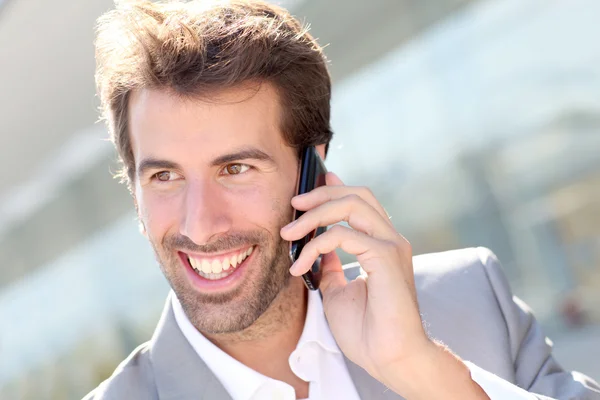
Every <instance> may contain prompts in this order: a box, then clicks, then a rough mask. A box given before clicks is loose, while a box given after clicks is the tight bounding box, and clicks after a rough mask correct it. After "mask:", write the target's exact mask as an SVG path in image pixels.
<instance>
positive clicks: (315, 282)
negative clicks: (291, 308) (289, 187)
mask: <svg viewBox="0 0 600 400" xmlns="http://www.w3.org/2000/svg"><path fill="white" fill-rule="evenodd" d="M326 173H327V169H326V168H325V164H324V163H323V160H322V159H321V156H320V155H319V153H317V150H316V149H315V148H314V147H313V146H310V147H307V148H305V149H303V150H302V152H301V154H300V170H299V173H298V186H297V191H296V194H304V193H308V192H310V191H311V190H313V189H314V188H316V187H319V186H323V185H325V174H326ZM302 214H304V211H299V210H296V211H295V214H294V220H297V219H298V218H300V216H302ZM326 230H327V227H319V228H317V229H315V230H313V231H312V232H310V233H309V234H308V235H306V236H304V237H303V238H302V239H300V240H295V241H293V242H291V243H290V259H291V260H292V263H294V262H295V261H296V260H297V259H298V257H299V256H300V252H301V251H302V249H303V248H304V246H306V244H307V243H308V242H309V241H311V240H312V239H314V238H315V237H316V236H318V235H320V234H321V233H323V232H325V231H326ZM321 275H322V272H321V256H320V255H319V258H317V260H316V261H315V262H314V263H313V265H312V268H311V269H310V270H309V271H308V272H307V273H305V274H303V275H302V279H303V280H304V284H305V285H306V287H307V288H309V289H310V290H317V289H318V288H319V284H320V283H321Z"/></svg>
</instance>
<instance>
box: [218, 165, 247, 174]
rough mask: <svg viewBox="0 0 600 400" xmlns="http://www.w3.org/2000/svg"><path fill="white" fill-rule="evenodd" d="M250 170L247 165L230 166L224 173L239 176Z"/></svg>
mask: <svg viewBox="0 0 600 400" xmlns="http://www.w3.org/2000/svg"><path fill="white" fill-rule="evenodd" d="M249 169H250V166H249V165H246V164H239V163H237V164H229V165H227V166H225V168H223V173H224V174H225V175H239V174H243V173H244V172H246V171H248V170H249Z"/></svg>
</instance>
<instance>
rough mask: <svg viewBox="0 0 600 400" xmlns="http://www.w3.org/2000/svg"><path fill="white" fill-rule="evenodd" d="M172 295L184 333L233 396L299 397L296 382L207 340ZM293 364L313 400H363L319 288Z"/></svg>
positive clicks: (249, 399) (242, 399) (251, 399)
mask: <svg viewBox="0 0 600 400" xmlns="http://www.w3.org/2000/svg"><path fill="white" fill-rule="evenodd" d="M172 298H173V312H174V313H175V320H176V321H177V324H178V325H179V328H180V329H181V331H182V332H183V335H184V336H185V337H186V339H187V340H188V341H189V342H190V344H191V345H192V347H193V348H194V350H196V353H198V355H199V356H200V357H201V358H202V360H203V361H204V362H205V363H206V365H207V366H208V367H209V368H210V369H211V371H212V372H213V373H214V374H215V375H216V376H217V378H218V379H219V381H221V383H222V384H223V386H224V387H225V389H226V390H227V392H229V395H230V396H231V397H232V399H233V400H271V399H272V400H295V399H296V392H295V390H294V388H293V387H292V386H291V385H289V384H287V383H285V382H282V381H278V380H275V379H272V378H269V377H267V376H264V375H262V374H260V373H258V372H256V371H254V370H253V369H251V368H248V367H247V366H245V365H244V364H242V363H240V362H239V361H237V360H236V359H234V358H233V357H231V356H230V355H228V354H227V353H225V352H224V351H222V350H221V349H219V348H218V347H217V346H215V345H214V344H213V343H212V342H210V341H209V340H208V339H206V338H205V337H204V336H203V335H202V334H201V333H200V332H198V330H197V329H196V328H194V326H193V325H192V323H191V322H190V320H189V319H188V318H187V316H186V315H185V313H184V312H183V308H182V307H181V303H179V300H178V299H177V296H175V295H173V296H172ZM289 363H290V368H291V370H292V372H293V373H294V374H296V376H298V377H299V378H300V379H302V380H303V381H305V382H309V389H308V391H309V392H308V400H328V399H344V400H360V397H359V396H358V393H357V392H356V388H355V387H354V383H353V382H352V378H351V377H350V374H349V373H348V368H347V367H346V363H345V361H344V356H343V354H342V352H341V351H340V349H339V347H338V345H337V343H336V341H335V339H334V338H333V335H332V334H331V331H330V330H329V325H328V324H327V320H326V319H325V313H324V312H323V303H322V302H321V297H320V296H319V293H318V292H316V291H312V290H309V295H308V304H307V310H306V320H305V322H304V329H303V330H302V334H301V335H300V340H299V341H298V345H297V346H296V349H295V350H294V351H293V352H292V354H291V355H290V357H289Z"/></svg>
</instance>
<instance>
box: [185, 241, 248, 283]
mask: <svg viewBox="0 0 600 400" xmlns="http://www.w3.org/2000/svg"><path fill="white" fill-rule="evenodd" d="M257 250H258V246H254V250H252V254H250V255H249V256H248V257H246V259H245V260H244V261H242V263H241V264H239V265H238V266H237V267H236V268H235V271H234V272H233V273H232V274H230V275H227V276H226V277H224V278H221V279H217V280H210V279H206V278H203V277H201V276H200V275H198V273H196V271H194V269H193V268H192V266H191V265H190V263H189V262H188V260H187V257H188V254H186V253H183V252H178V255H179V259H180V260H181V263H182V264H183V267H184V270H185V275H186V276H187V278H188V280H189V281H190V283H191V284H192V286H193V287H194V288H195V289H196V290H197V291H199V292H203V293H210V292H213V293H214V292H226V291H230V290H232V289H234V288H235V287H236V286H239V285H240V284H241V282H243V280H244V275H245V273H246V267H247V266H248V265H249V263H250V262H252V260H253V259H254V255H255V254H256V252H257ZM227 254H236V253H235V251H233V252H230V253H224V254H220V255H219V257H223V256H225V255H227ZM215 258H218V257H217V256H215Z"/></svg>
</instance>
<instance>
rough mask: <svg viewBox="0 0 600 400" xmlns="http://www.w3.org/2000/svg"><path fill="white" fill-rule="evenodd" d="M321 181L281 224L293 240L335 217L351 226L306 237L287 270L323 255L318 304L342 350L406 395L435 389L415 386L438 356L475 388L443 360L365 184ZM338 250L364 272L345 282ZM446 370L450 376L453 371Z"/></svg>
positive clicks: (409, 274)
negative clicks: (350, 256) (320, 302)
mask: <svg viewBox="0 0 600 400" xmlns="http://www.w3.org/2000/svg"><path fill="white" fill-rule="evenodd" d="M326 182H327V185H326V186H322V187H319V188H316V189H314V190H313V191H311V192H309V193H307V194H304V195H301V196H296V197H294V198H293V199H292V206H293V207H294V208H296V209H298V210H302V211H306V212H305V213H304V214H303V215H302V216H301V217H300V218H299V219H298V220H297V221H294V222H292V223H291V224H289V225H287V226H285V227H284V228H283V229H282V230H281V236H282V237H283V238H284V239H286V240H289V241H292V240H297V239H300V238H302V237H304V236H305V235H306V234H308V233H309V232H311V231H312V230H314V229H316V228H317V227H320V226H329V225H334V224H337V223H339V222H346V223H347V224H348V225H349V227H346V226H342V225H335V226H333V227H332V228H330V229H329V230H328V231H326V232H325V233H323V234H321V235H319V236H318V237H316V238H315V239H313V240H311V241H310V242H309V243H308V244H307V245H306V246H305V247H304V249H303V250H302V253H301V254H300V256H299V258H298V260H297V261H296V262H295V263H294V265H293V266H292V268H291V269H290V272H291V273H292V274H293V275H296V276H300V275H302V274H303V273H305V272H307V271H308V270H309V269H310V268H311V267H312V264H313V262H314V261H315V260H316V259H317V257H318V256H319V255H321V254H322V255H323V259H322V262H321V268H322V270H323V277H322V280H321V286H320V289H321V292H322V294H323V307H324V310H325V314H326V316H327V320H328V322H329V326H330V329H331V331H332V333H333V335H334V337H335V339H336V341H337V343H338V345H339V346H340V349H341V350H342V351H343V352H344V354H345V355H346V357H348V358H349V359H350V360H352V361H353V362H354V363H355V364H357V365H359V366H361V367H363V368H364V369H365V370H366V371H367V372H368V373H369V374H370V375H371V376H373V377H374V378H376V379H378V380H379V381H380V382H382V383H384V384H386V385H387V386H389V387H390V388H392V389H393V390H394V391H396V392H398V393H399V394H400V395H403V396H404V397H406V398H411V399H412V398H419V397H421V395H420V394H425V393H427V394H429V395H430V394H431V393H432V392H431V388H425V387H423V388H422V389H421V390H420V389H419V388H417V387H415V385H416V386H419V384H420V382H422V383H423V385H427V384H428V385H429V386H431V384H432V383H434V382H436V377H435V376H431V375H429V376H421V375H425V374H428V373H429V372H434V371H435V372H438V371H439V364H438V361H439V362H442V361H444V363H443V364H442V365H451V366H453V367H452V369H454V373H455V374H454V375H455V376H460V377H463V378H464V377H465V374H466V377H467V378H468V379H466V381H468V382H466V384H465V388H471V389H472V390H473V392H471V393H477V388H479V387H478V386H477V385H476V384H475V383H474V382H472V381H471V380H470V378H469V375H468V369H467V368H466V367H465V366H464V364H462V363H459V364H458V365H457V364H452V362H450V363H448V362H447V361H448V359H447V352H446V351H440V347H439V346H438V345H437V344H436V343H434V342H432V341H431V340H429V338H428V337H427V335H426V333H425V330H424V329H423V324H422V322H421V316H420V313H419V307H418V303H417V295H416V289H415V281H414V273H413V264H412V249H411V246H410V244H409V243H408V241H407V240H406V239H405V238H404V237H403V236H402V235H400V234H399V233H398V232H396V230H395V229H394V227H393V225H392V224H391V222H390V220H389V218H388V216H387V214H386V212H385V210H384V209H383V207H382V206H381V205H380V204H379V202H378V201H377V199H376V198H375V197H374V196H373V194H372V193H371V191H370V190H369V189H368V188H364V187H350V186H345V185H344V184H343V183H342V181H341V180H340V179H339V178H338V177H337V176H336V175H334V174H333V173H331V172H330V173H328V174H327V177H326ZM336 248H341V249H342V250H344V251H345V252H347V253H349V254H353V255H355V256H356V258H357V260H358V262H359V263H360V265H361V267H362V269H363V270H364V271H365V272H366V276H361V277H359V278H357V279H355V280H354V281H352V282H350V283H347V282H346V279H345V277H344V272H343V270H342V265H341V262H340V260H339V258H338V257H337V255H336V253H335V249H336ZM455 361H456V359H455ZM436 364H437V365H436ZM461 365H462V370H461V371H459V369H460V368H461V367H460V366H461ZM444 372H447V373H449V376H452V375H453V374H452V373H450V372H451V371H444ZM469 382H470V383H472V384H473V385H475V387H471V386H469ZM434 385H435V383H434ZM447 389H450V388H447ZM479 390H481V389H480V388H479ZM440 392H441V393H444V394H445V395H446V397H444V398H450V397H447V395H448V394H449V393H448V392H447V391H445V392H442V391H440ZM451 392H453V391H451ZM469 394H470V393H469V391H468V390H467V391H466V392H465V391H462V392H461V395H462V397H460V398H464V399H466V398H469ZM484 396H485V395H484ZM471 397H472V398H487V396H486V397H474V396H471ZM429 398H431V397H429Z"/></svg>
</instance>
